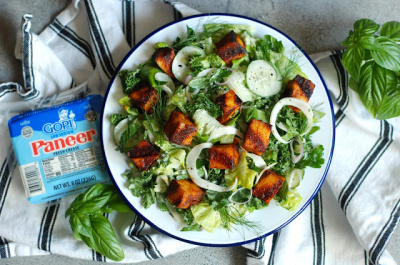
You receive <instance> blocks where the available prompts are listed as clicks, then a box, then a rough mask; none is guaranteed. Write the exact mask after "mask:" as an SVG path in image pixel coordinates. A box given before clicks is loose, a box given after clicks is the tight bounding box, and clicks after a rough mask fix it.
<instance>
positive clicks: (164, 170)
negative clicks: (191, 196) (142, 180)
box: [150, 149, 186, 176]
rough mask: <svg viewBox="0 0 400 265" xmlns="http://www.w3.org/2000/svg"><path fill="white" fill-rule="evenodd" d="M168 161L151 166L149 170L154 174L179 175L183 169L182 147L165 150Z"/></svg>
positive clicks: (183, 151) (183, 156)
mask: <svg viewBox="0 0 400 265" xmlns="http://www.w3.org/2000/svg"><path fill="white" fill-rule="evenodd" d="M167 155H168V163H166V165H159V166H157V167H152V168H151V169H150V170H151V172H152V173H154V174H155V175H167V176H174V175H177V174H179V175H181V173H180V171H182V170H184V169H185V158H186V152H185V150H183V149H174V150H172V151H169V152H167Z"/></svg>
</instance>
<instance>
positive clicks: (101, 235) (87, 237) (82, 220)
mask: <svg viewBox="0 0 400 265" xmlns="http://www.w3.org/2000/svg"><path fill="white" fill-rule="evenodd" d="M114 210H116V211H118V212H129V211H130V208H129V207H128V206H127V205H126V204H125V202H124V200H123V199H122V198H121V197H120V196H119V194H118V191H117V190H116V189H115V188H114V187H113V186H112V185H105V184H101V183H97V184H94V185H93V186H91V187H90V188H89V189H87V190H86V191H85V192H84V193H82V194H80V195H79V196H77V197H76V198H75V200H74V201H73V202H72V203H71V205H70V207H69V208H68V209H67V211H66V212H65V217H68V216H69V218H70V219H69V223H70V225H71V228H72V231H73V232H74V237H75V239H77V240H82V241H83V242H84V243H85V244H86V245H87V246H88V247H90V248H91V249H93V250H95V251H97V252H99V253H100V254H102V255H104V256H105V257H107V258H109V259H111V260H114V261H121V260H123V259H124V257H125V254H124V251H123V249H122V246H121V243H120V242H119V240H118V238H117V236H116V234H115V232H114V230H113V228H112V225H111V223H110V221H109V220H108V219H107V218H105V217H104V213H111V212H113V211H114Z"/></svg>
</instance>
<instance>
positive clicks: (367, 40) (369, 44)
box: [360, 35, 378, 50]
mask: <svg viewBox="0 0 400 265" xmlns="http://www.w3.org/2000/svg"><path fill="white" fill-rule="evenodd" d="M360 45H361V46H362V47H363V48H364V49H367V50H375V49H377V48H378V46H377V43H376V38H375V36H373V35H366V36H363V37H361V38H360Z"/></svg>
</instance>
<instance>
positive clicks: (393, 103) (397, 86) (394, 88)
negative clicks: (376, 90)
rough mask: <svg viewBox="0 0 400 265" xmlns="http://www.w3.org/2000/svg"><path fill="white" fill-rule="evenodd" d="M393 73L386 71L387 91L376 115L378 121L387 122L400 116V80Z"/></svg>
mask: <svg viewBox="0 0 400 265" xmlns="http://www.w3.org/2000/svg"><path fill="white" fill-rule="evenodd" d="M398 78H399V77H398V76H396V74H395V73H394V72H392V71H389V70H386V90H385V92H384V93H383V94H384V97H383V100H382V102H381V104H380V106H379V109H378V111H377V114H376V119H379V120H385V119H390V118H393V117H397V116H399V115H400V80H399V79H398Z"/></svg>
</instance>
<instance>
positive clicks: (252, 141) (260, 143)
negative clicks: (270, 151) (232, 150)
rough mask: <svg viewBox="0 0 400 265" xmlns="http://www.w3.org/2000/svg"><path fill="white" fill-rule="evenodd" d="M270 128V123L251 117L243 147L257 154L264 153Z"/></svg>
mask: <svg viewBox="0 0 400 265" xmlns="http://www.w3.org/2000/svg"><path fill="white" fill-rule="evenodd" d="M271 128H272V126H271V124H268V123H265V122H263V121H260V120H256V119H253V120H252V121H251V122H250V124H249V127H248V128H247V131H246V135H245V137H244V143H243V148H244V149H245V150H246V151H249V152H252V153H254V154H256V155H259V156H260V155H262V154H264V152H265V150H267V147H268V143H269V136H270V134H271Z"/></svg>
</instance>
